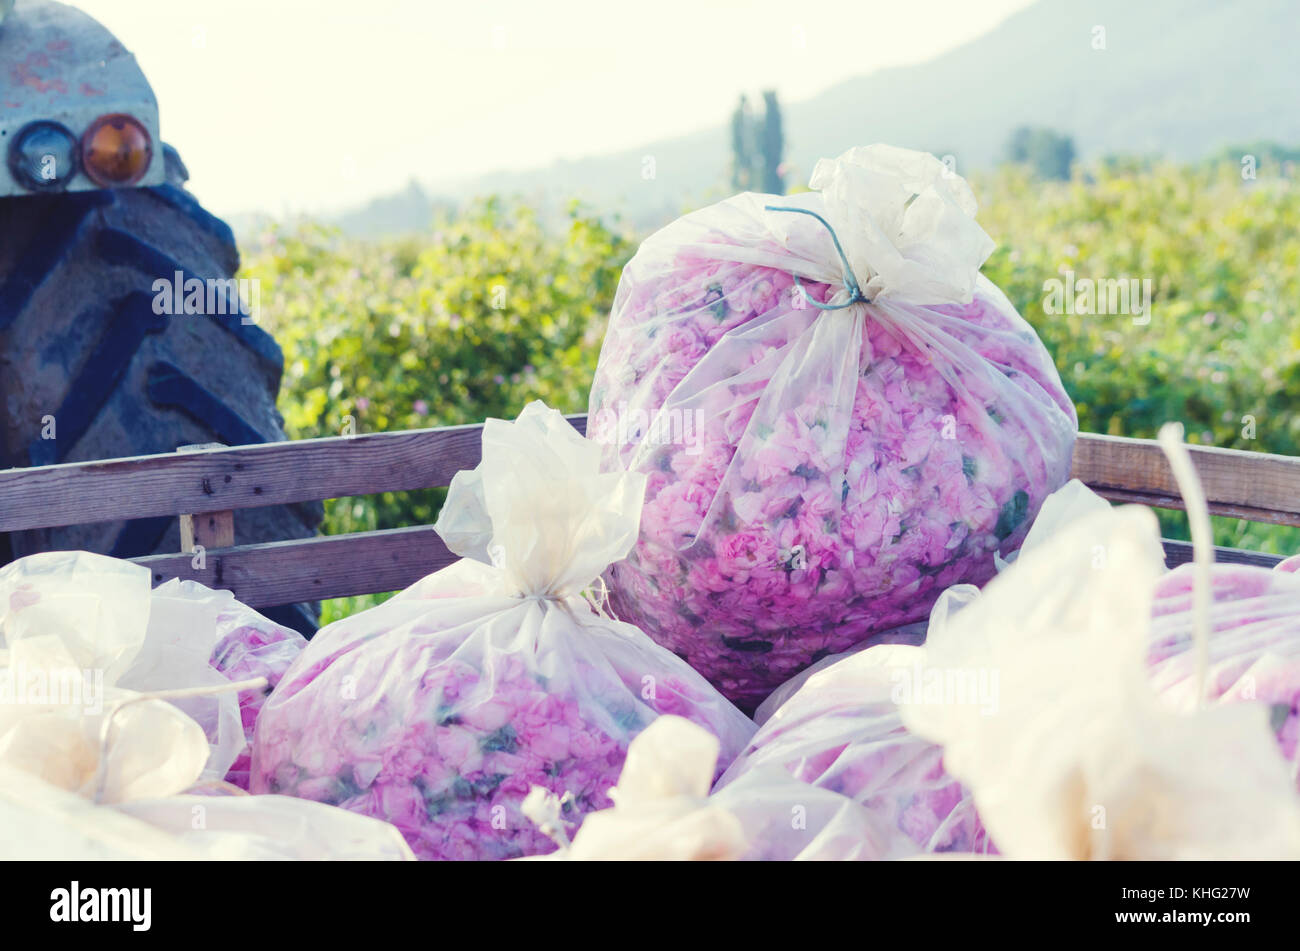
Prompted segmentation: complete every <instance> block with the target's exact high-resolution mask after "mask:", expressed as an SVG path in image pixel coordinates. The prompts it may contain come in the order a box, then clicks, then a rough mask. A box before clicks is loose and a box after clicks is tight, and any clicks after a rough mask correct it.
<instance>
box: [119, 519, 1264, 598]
mask: <svg viewBox="0 0 1300 951" xmlns="http://www.w3.org/2000/svg"><path fill="white" fill-rule="evenodd" d="M1164 545H1165V558H1166V562H1167V563H1168V565H1169V567H1171V568H1172V567H1174V566H1176V565H1181V564H1184V563H1185V562H1188V561H1191V558H1192V549H1191V545H1190V543H1188V542H1181V541H1172V540H1169V539H1166V540H1165V543H1164ZM1215 558H1216V559H1217V560H1218V561H1222V562H1233V563H1237V564H1246V565H1258V566H1260V567H1263V568H1271V567H1272V566H1273V565H1275V564H1277V563H1278V562H1279V561H1281V558H1280V557H1279V556H1278V555H1265V554H1261V553H1259V552H1253V551H1242V550H1240V549H1236V548H1218V549H1216V550H1215ZM133 560H134V561H136V562H138V563H139V564H142V565H145V566H146V567H148V568H149V569H150V571H152V572H153V578H154V584H161V583H162V582H164V581H166V580H168V579H169V578H173V577H180V578H191V579H193V580H195V581H198V582H201V583H203V584H205V585H208V586H209V587H212V588H229V589H230V590H231V591H233V592H234V593H235V596H236V597H238V598H239V599H240V600H241V601H243V602H244V603H245V604H249V605H252V606H253V607H267V606H270V605H276V604H291V603H293V602H295V601H315V600H323V599H326V598H342V597H350V596H352V595H358V594H374V593H376V592H379V591H397V590H400V589H402V588H405V587H406V586H407V585H410V584H412V583H414V582H416V581H418V580H419V579H421V578H423V577H424V576H425V575H427V574H429V573H430V572H432V571H437V570H438V569H439V568H443V567H445V566H446V565H449V564H451V563H452V562H453V561H455V560H456V556H455V555H453V554H452V553H451V552H449V551H448V550H447V548H446V546H445V545H444V544H443V543H442V539H440V538H439V537H438V534H437V533H436V532H435V531H434V530H433V527H432V526H429V525H419V526H415V527H412V528H397V529H389V530H385V531H377V532H356V533H354V534H351V535H330V536H326V537H323V538H309V539H305V540H295V541H288V542H272V543H270V544H263V545H239V546H235V547H233V548H224V549H217V550H210V551H208V552H206V553H205V555H204V559H203V561H204V565H203V567H195V565H194V561H195V559H194V558H193V556H191V555H189V554H179V555H150V556H147V557H144V558H136V559H133Z"/></svg>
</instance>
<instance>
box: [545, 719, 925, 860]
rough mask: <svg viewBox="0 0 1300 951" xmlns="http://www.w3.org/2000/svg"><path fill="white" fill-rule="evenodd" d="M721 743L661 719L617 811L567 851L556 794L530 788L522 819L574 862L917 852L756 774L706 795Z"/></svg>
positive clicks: (635, 746)
mask: <svg viewBox="0 0 1300 951" xmlns="http://www.w3.org/2000/svg"><path fill="white" fill-rule="evenodd" d="M717 759H718V741H717V739H716V737H714V736H712V735H711V734H710V733H708V732H707V731H705V730H703V729H701V728H700V727H698V726H696V725H695V724H693V723H691V722H689V721H687V720H683V719H682V718H680V717H673V716H665V717H660V718H659V719H658V720H656V721H655V722H654V723H653V724H651V725H650V726H649V727H648V728H646V730H645V732H643V733H641V734H640V735H639V736H638V737H637V738H636V739H634V740H633V741H632V743H631V746H630V747H629V749H628V756H627V763H626V764H625V765H624V767H623V772H622V775H621V776H620V777H619V780H618V786H617V787H615V789H614V790H613V791H612V792H611V793H610V795H611V797H612V798H613V801H614V803H613V806H612V807H611V808H609V809H605V810H602V811H600V812H596V813H592V814H590V815H588V816H587V819H586V821H585V822H584V823H583V825H582V828H580V829H579V830H578V832H577V835H576V836H574V838H573V841H572V842H571V843H570V842H569V841H568V840H567V835H566V833H565V830H564V828H563V827H564V821H563V819H562V817H561V815H560V808H559V803H558V802H557V800H556V797H555V796H554V794H548V793H546V791H545V790H543V789H540V788H536V789H534V790H533V792H532V793H531V794H530V796H529V799H528V801H527V802H526V804H525V812H526V813H527V814H528V815H529V816H530V818H532V819H533V821H534V822H536V823H537V824H538V826H539V828H542V829H544V830H546V831H547V833H548V834H550V835H552V836H554V837H555V838H556V839H557V841H559V842H560V843H561V845H562V848H561V849H560V851H558V852H555V853H552V854H551V855H549V856H547V858H556V859H566V860H570V861H606V860H628V861H643V860H672V861H716V860H752V861H856V860H862V859H875V858H898V857H903V856H904V855H906V854H909V853H910V852H912V851H913V849H912V847H911V843H910V842H907V841H906V840H905V839H904V838H903V837H902V836H899V835H890V834H889V833H888V832H887V831H886V830H884V829H883V828H882V827H881V826H880V825H879V823H877V822H876V821H875V820H874V818H873V817H872V816H871V815H870V814H868V812H867V811H866V810H865V809H863V808H862V807H861V806H858V805H857V804H855V803H854V802H852V801H851V800H849V799H846V798H845V797H843V796H839V795H836V794H835V793H832V792H829V791H827V790H824V789H817V788H815V787H813V786H810V785H808V784H806V783H802V782H799V781H797V780H794V779H791V778H790V776H788V775H787V774H785V773H784V772H783V771H781V770H756V771H753V772H750V773H748V774H746V776H745V777H744V778H743V779H741V780H740V781H738V782H736V783H735V784H733V785H731V786H728V787H727V788H726V789H723V790H722V791H721V792H716V793H714V794H713V795H710V794H709V783H710V780H711V778H712V777H713V775H714V774H715V772H716V765H717Z"/></svg>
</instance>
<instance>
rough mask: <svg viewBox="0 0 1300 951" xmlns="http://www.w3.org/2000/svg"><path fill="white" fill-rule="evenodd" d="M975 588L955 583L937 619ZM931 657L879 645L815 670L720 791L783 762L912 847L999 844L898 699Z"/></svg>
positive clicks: (981, 848) (962, 848) (920, 679)
mask: <svg viewBox="0 0 1300 951" xmlns="http://www.w3.org/2000/svg"><path fill="white" fill-rule="evenodd" d="M976 594H977V590H976V589H975V588H974V587H972V586H970V585H961V586H958V587H956V588H953V589H950V590H949V591H948V592H946V593H945V595H944V597H943V598H941V600H940V601H939V604H938V605H937V606H936V608H935V615H936V619H937V620H939V623H942V619H943V618H944V617H946V615H947V613H948V612H950V611H956V610H958V609H959V608H960V607H961V606H962V605H964V604H966V603H969V601H970V600H971V599H972V598H973V597H974V596H975V595H976ZM924 658H925V651H924V650H923V649H922V648H921V647H918V646H914V645H911V644H902V643H900V644H882V645H876V646H872V647H869V648H867V649H865V650H862V651H858V652H855V653H853V654H851V655H849V656H847V657H843V658H841V659H839V660H837V661H836V662H835V663H834V664H831V665H830V666H828V667H825V668H823V669H822V670H819V671H817V672H816V673H815V674H813V675H812V676H810V677H808V678H807V679H806V680H804V682H803V683H802V684H800V685H799V687H798V689H796V690H795V691H794V692H793V693H792V694H791V695H790V696H789V697H788V698H787V699H785V701H784V702H783V703H781V704H780V705H779V706H778V707H777V708H776V709H775V710H774V711H773V712H771V713H770V715H769V717H768V718H767V719H766V721H765V722H764V723H763V724H762V726H761V727H760V728H759V730H758V732H757V733H756V734H755V735H754V738H753V739H752V740H751V741H750V744H749V746H748V747H746V749H745V752H744V753H742V754H741V755H740V756H739V757H737V758H736V760H735V761H734V762H733V763H732V764H731V766H730V767H729V768H728V770H727V772H726V773H725V774H724V775H723V777H722V779H721V780H719V782H718V785H717V791H718V792H719V793H728V792H730V793H732V794H733V795H739V794H740V790H741V788H742V786H743V783H744V782H745V781H746V780H747V779H748V778H749V777H751V776H754V775H761V774H762V773H764V772H766V771H770V770H779V771H782V772H784V773H787V774H788V775H789V776H791V777H793V778H795V779H798V780H801V781H803V782H806V783H809V784H811V785H812V786H814V787H816V788H818V789H822V790H826V791H828V792H832V793H836V794H838V795H841V796H844V797H846V798H848V799H849V800H852V801H853V802H855V803H857V804H858V805H860V806H861V807H863V808H864V809H865V810H866V811H867V812H868V813H869V814H870V815H871V817H872V820H873V821H874V822H875V823H877V825H878V826H879V827H880V828H881V829H883V830H886V831H887V832H888V833H889V835H890V836H894V837H906V839H907V840H908V842H909V845H910V846H911V848H912V851H913V852H917V853H919V852H947V851H958V852H992V851H995V850H994V848H993V844H992V843H991V842H990V841H989V838H988V835H987V833H986V831H985V829H984V827H983V825H982V824H981V823H980V820H979V816H978V814H977V812H976V809H975V804H974V801H973V800H972V799H971V796H970V793H969V792H968V791H967V790H966V789H964V788H963V787H962V785H961V783H959V782H958V781H957V780H956V779H954V778H953V777H952V776H950V775H949V774H948V773H947V772H946V771H945V770H944V767H943V750H942V748H941V747H940V746H939V745H938V744H936V743H935V742H933V741H931V740H928V739H926V738H925V737H923V736H919V735H917V734H916V733H914V732H912V731H911V730H909V729H908V728H907V726H906V725H905V724H904V722H903V719H902V715H901V713H900V710H899V703H900V701H901V700H902V699H903V698H904V697H905V696H906V695H907V692H908V691H910V690H911V689H914V688H919V689H921V690H924V689H925V688H926V683H925V679H924V676H923V673H922V671H923V665H924ZM980 686H981V685H980V684H979V682H978V680H977V681H976V682H975V684H974V689H975V690H976V691H977V692H978V690H979V688H980ZM984 686H985V687H986V688H987V687H988V685H987V684H985V685H984ZM994 686H995V685H994ZM986 695H987V689H986ZM865 857H869V858H887V857H890V856H888V855H870V856H865Z"/></svg>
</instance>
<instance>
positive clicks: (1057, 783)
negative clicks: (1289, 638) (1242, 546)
mask: <svg viewBox="0 0 1300 951" xmlns="http://www.w3.org/2000/svg"><path fill="white" fill-rule="evenodd" d="M1180 437H1181V427H1176V426H1166V427H1165V428H1164V429H1162V431H1161V443H1162V445H1163V446H1164V448H1165V450H1166V453H1167V454H1168V456H1169V460H1170V463H1171V465H1172V468H1173V471H1174V474H1175V478H1176V479H1177V481H1178V484H1179V487H1180V490H1181V492H1182V494H1183V496H1184V500H1185V504H1186V506H1187V509H1188V512H1189V515H1190V518H1191V524H1192V539H1193V548H1194V550H1195V556H1196V557H1195V567H1194V568H1193V571H1192V575H1193V584H1192V585H1191V586H1190V587H1191V592H1192V597H1191V599H1190V604H1189V605H1187V606H1184V607H1183V608H1182V610H1181V611H1179V613H1182V614H1187V613H1190V615H1191V618H1190V621H1191V631H1192V636H1191V638H1190V639H1189V641H1188V642H1187V643H1184V644H1183V645H1182V648H1181V649H1182V652H1183V653H1184V654H1186V653H1190V654H1191V655H1192V657H1193V658H1194V664H1193V667H1194V670H1195V673H1194V675H1193V682H1194V686H1193V688H1192V702H1191V703H1187V704H1183V703H1178V702H1174V701H1172V700H1171V698H1170V697H1169V696H1168V695H1167V692H1166V691H1164V690H1162V689H1161V688H1160V686H1159V685H1157V684H1153V682H1152V671H1151V653H1152V635H1153V634H1155V635H1156V637H1157V638H1158V639H1161V638H1162V635H1161V634H1160V633H1159V632H1158V628H1159V626H1160V624H1159V617H1157V618H1156V621H1155V622H1154V623H1153V619H1152V616H1153V613H1155V612H1156V611H1158V610H1159V609H1160V608H1159V606H1158V601H1159V600H1160V599H1158V598H1157V596H1156V592H1157V590H1158V589H1159V588H1160V587H1161V582H1162V578H1165V577H1167V576H1165V575H1164V570H1165V569H1164V565H1163V562H1162V560H1161V559H1157V558H1152V557H1151V554H1150V552H1151V550H1152V549H1153V547H1154V546H1155V545H1156V544H1158V541H1159V526H1158V523H1157V521H1156V518H1155V516H1154V515H1153V514H1152V512H1151V511H1150V510H1149V509H1144V508H1141V507H1138V506H1123V507H1120V508H1117V509H1113V510H1107V511H1098V512H1095V513H1093V514H1090V515H1087V516H1084V517H1082V518H1080V519H1078V520H1076V521H1074V522H1072V523H1070V524H1068V525H1066V526H1065V527H1064V528H1062V530H1061V531H1060V532H1059V533H1058V534H1057V535H1056V537H1055V538H1053V540H1052V541H1051V543H1050V544H1044V545H1042V546H1039V547H1038V548H1036V549H1035V550H1033V551H1032V552H1027V553H1025V554H1024V555H1022V556H1021V557H1020V558H1019V559H1018V560H1017V561H1016V563H1015V564H1014V565H1012V566H1011V567H1010V568H1009V569H1008V570H1007V571H1005V572H1003V573H1002V574H1000V575H999V576H998V577H997V578H996V579H994V581H992V582H991V583H990V584H989V585H988V587H987V588H986V589H985V590H984V591H983V592H982V593H981V595H980V597H979V598H977V599H975V600H974V601H973V602H972V603H971V604H970V605H968V606H967V607H965V608H963V609H962V611H960V612H959V613H958V614H957V615H956V616H955V618H954V619H953V621H952V623H950V624H949V625H947V626H946V627H944V628H943V629H941V630H936V629H935V628H934V627H933V626H932V628H931V631H930V634H929V637H928V638H927V642H926V647H925V652H926V658H927V663H928V664H929V665H931V666H932V668H933V669H934V670H936V671H941V672H945V673H953V672H965V671H978V670H984V671H996V672H997V674H998V675H999V682H998V688H997V703H996V708H995V709H993V710H991V711H987V712H985V714H984V715H982V716H975V715H972V714H971V711H970V710H968V709H963V708H962V707H961V705H960V704H958V703H955V702H952V700H951V698H950V697H946V696H941V697H938V698H934V699H932V698H930V697H928V696H922V695H918V694H916V693H913V695H912V696H911V697H909V698H907V699H906V700H905V701H904V702H903V703H902V704H901V712H902V714H903V720H904V722H905V724H906V725H907V727H908V728H909V729H910V730H912V731H914V732H916V733H918V734H920V735H922V736H924V737H926V738H927V739H929V740H931V741H934V742H937V743H939V744H940V745H942V746H943V749H944V763H945V766H946V767H947V769H948V770H949V771H950V772H951V774H952V775H953V776H954V777H955V778H956V779H958V780H960V781H961V782H962V783H963V784H964V785H966V786H967V787H968V788H969V789H970V790H971V795H972V797H973V799H974V801H975V804H976V807H977V808H978V810H979V813H980V817H981V820H982V821H983V822H984V823H985V824H986V826H987V827H988V830H989V832H990V834H991V835H992V837H993V839H994V840H995V841H996V842H997V844H998V848H999V849H1000V850H1001V851H1002V852H1003V853H1004V854H1006V855H1008V856H1011V857H1014V858H1028V859H1103V860H1104V859H1163V860H1168V859H1224V858H1235V859H1242V858H1251V859H1262V858H1292V859H1294V858H1297V857H1300V796H1297V793H1296V789H1295V785H1294V783H1295V780H1294V776H1293V767H1292V764H1291V763H1289V762H1288V761H1287V759H1286V758H1285V756H1284V753H1283V751H1282V750H1280V749H1279V748H1278V744H1277V740H1276V737H1275V736H1274V735H1273V732H1272V729H1271V727H1272V723H1271V722H1270V710H1269V708H1268V705H1266V704H1264V703H1259V702H1242V701H1243V700H1245V699H1246V698H1241V697H1235V698H1234V697H1228V696H1222V697H1221V701H1222V702H1215V701H1214V699H1213V696H1214V693H1215V691H1214V690H1213V689H1212V684H1211V681H1210V678H1209V676H1208V674H1209V671H1210V669H1211V664H1210V663H1209V660H1210V658H1211V657H1212V656H1213V653H1214V644H1215V642H1216V641H1220V642H1222V643H1224V645H1225V646H1226V647H1227V652H1228V653H1233V654H1237V653H1239V652H1240V647H1241V643H1240V633H1241V632H1240V629H1237V630H1234V629H1233V627H1232V626H1231V625H1230V626H1229V627H1228V628H1225V629H1223V630H1221V631H1220V632H1219V634H1218V635H1217V636H1216V634H1215V633H1214V627H1215V625H1214V617H1213V611H1212V606H1213V604H1214V599H1213V597H1212V593H1213V591H1212V589H1213V587H1214V586H1213V584H1212V577H1213V569H1212V558H1213V547H1212V545H1213V543H1212V541H1211V534H1210V525H1209V517H1208V512H1207V510H1206V507H1205V503H1204V496H1203V494H1202V492H1201V489H1200V485H1199V482H1198V480H1197V478H1196V475H1195V471H1194V469H1193V467H1192V463H1191V458H1190V456H1189V455H1188V453H1187V451H1186V448H1185V447H1184V446H1183V445H1182V444H1181V438H1180ZM1165 584H1166V585H1168V582H1167V581H1165ZM1166 590H1167V591H1168V589H1166ZM1240 607H1241V606H1240V605H1239V608H1240ZM1243 613H1249V612H1247V611H1243ZM1163 616H1168V615H1163ZM1225 635H1226V637H1225ZM1234 641H1236V642H1237V643H1236V644H1234V643H1233V642H1234ZM1170 643H1171V644H1172V643H1173V642H1170ZM1158 663H1159V661H1157V664H1158Z"/></svg>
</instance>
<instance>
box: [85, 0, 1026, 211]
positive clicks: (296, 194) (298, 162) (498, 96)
mask: <svg viewBox="0 0 1300 951" xmlns="http://www.w3.org/2000/svg"><path fill="white" fill-rule="evenodd" d="M1030 2H1031V0H978V2H972V0H851V2H836V0H802V2H795V3H790V2H782V3H778V2H774V0H749V2H739V0H653V2H637V0H632V2H625V0H532V2H524V0H496V2H491V0H489V2H481V0H473V2H471V0H462V2H444V0H429V2H419V0H362V2H353V0H74V4H75V5H76V6H79V7H81V9H83V10H85V11H86V12H87V13H90V14H91V15H92V16H94V17H96V18H97V19H99V20H100V21H101V22H102V23H104V24H105V25H106V26H108V28H109V29H111V30H113V32H114V33H116V34H117V36H118V38H119V39H120V40H122V41H123V42H124V43H125V44H126V46H127V48H128V49H130V50H132V51H133V52H134V53H135V54H136V56H137V57H138V58H139V60H140V63H141V65H142V66H143V68H144V71H145V75H147V76H148V77H149V79H150V81H151V82H152V83H153V87H154V90H155V92H156V93H157V95H158V103H159V109H160V112H161V120H162V133H163V138H164V139H166V140H167V141H168V142H170V143H171V144H173V145H175V146H176V147H177V148H178V149H179V150H180V152H181V155H182V157H183V158H184V159H185V163H186V165H187V166H188V167H189V170H190V174H191V182H190V187H191V189H193V191H194V192H195V193H196V194H197V195H198V197H199V198H200V199H201V200H202V201H203V202H204V203H205V204H206V205H207V206H208V207H209V208H210V209H211V210H212V211H214V212H217V213H218V214H233V213H236V212H249V211H265V212H268V213H272V214H286V213H293V212H319V211H331V210H337V209H340V208H343V207H348V206H352V205H355V204H358V203H360V202H362V201H364V200H366V199H368V198H371V197H374V196H375V195H378V194H384V193H387V192H391V191H395V190H397V189H398V188H400V187H402V186H403V185H405V184H406V182H408V181H409V180H410V179H411V178H412V177H414V178H418V179H419V180H420V181H422V182H426V183H429V182H432V183H437V182H438V181H440V180H447V179H456V178H463V177H468V176H472V175H475V174H477V173H479V172H485V171H492V170H496V169H502V168H529V167H534V166H538V165H545V164H548V163H549V162H551V161H553V160H555V159H557V158H566V157H567V158H577V157H581V156H584V155H593V154H601V153H605V152H613V151H618V150H620V149H624V148H633V147H635V146H637V145H640V144H643V143H646V142H650V141H653V140H656V139H659V138H664V137H667V136H672V135H674V134H677V133H682V132H689V131H692V130H695V129H699V128H706V127H708V126H711V125H716V124H720V123H722V122H724V121H725V120H726V119H727V117H728V115H729V114H730V112H731V109H732V108H733V107H734V105H735V100H736V96H737V95H738V94H739V93H740V92H742V91H744V92H750V93H752V94H756V93H757V92H758V91H759V90H760V89H762V88H767V87H772V88H775V89H777V90H778V92H779V94H780V95H781V97H782V99H783V100H784V101H787V102H789V101H797V100H800V99H806V98H808V97H810V96H812V95H814V94H815V93H817V92H819V91H820V90H822V89H824V88H825V87H827V86H830V85H832V84H834V83H836V82H838V81H840V80H843V79H847V78H849V77H851V76H857V75H862V74H865V73H869V72H872V71H873V70H876V69H879V68H882V67H887V66H898V65H903V64H907V63H915V62H920V61H923V60H926V59H929V58H931V57H933V56H935V55H937V54H938V53H941V52H943V51H944V50H946V49H949V48H951V47H953V46H957V45H959V44H961V43H964V42H966V41H967V40H970V39H973V38H974V37H976V36H978V35H979V34H981V33H984V32H986V31H988V30H989V29H991V28H992V27H993V26H994V25H995V24H997V23H998V22H999V21H1000V20H1002V19H1004V18H1005V17H1006V16H1007V15H1008V14H1010V13H1013V12H1015V11H1016V10H1019V9H1021V8H1023V7H1026V6H1028V5H1029V3H1030Z"/></svg>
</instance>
